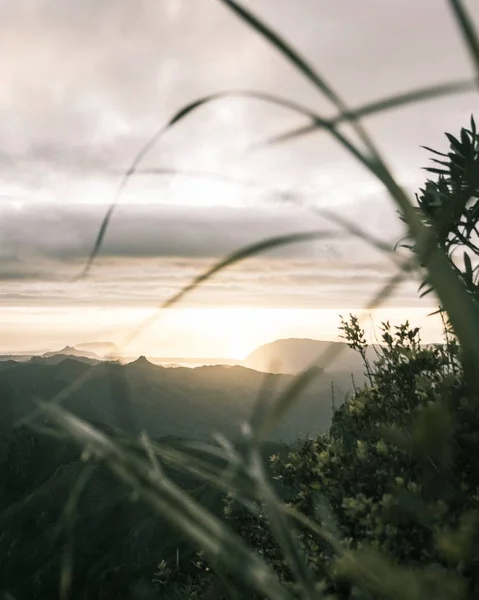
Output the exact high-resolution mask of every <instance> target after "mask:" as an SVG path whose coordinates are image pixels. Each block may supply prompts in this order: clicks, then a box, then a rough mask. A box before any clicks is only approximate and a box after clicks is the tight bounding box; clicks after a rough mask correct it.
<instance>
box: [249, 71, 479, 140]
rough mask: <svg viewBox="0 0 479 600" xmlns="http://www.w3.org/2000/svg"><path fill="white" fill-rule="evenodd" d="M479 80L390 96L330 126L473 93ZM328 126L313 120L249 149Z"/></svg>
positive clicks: (346, 115)
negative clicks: (411, 105) (422, 102)
mask: <svg viewBox="0 0 479 600" xmlns="http://www.w3.org/2000/svg"><path fill="white" fill-rule="evenodd" d="M478 82H479V79H464V80H460V81H452V82H451V83H443V84H440V85H434V86H430V87H427V88H422V89H419V90H413V91H410V92H405V93H403V94H399V95H396V96H390V97H388V98H384V99H382V100H376V101H375V102H371V103H369V104H365V105H363V106H361V107H359V108H357V109H355V110H353V111H351V112H349V113H341V114H339V115H338V116H337V117H335V118H334V119H331V120H330V121H329V125H330V126H331V127H334V126H336V125H340V124H341V123H344V122H347V121H349V120H351V119H360V118H362V117H368V116H372V115H376V114H380V113H382V112H385V111H388V110H392V109H395V108H402V107H403V106H407V105H408V104H414V103H417V102H421V101H424V100H433V99H434V98H441V97H444V96H450V95H453V94H463V93H465V92H471V91H473V90H474V89H476V88H477V86H478ZM325 129H326V126H325V124H324V123H321V122H317V121H315V120H313V122H312V123H309V124H307V125H303V126H302V127H297V128H295V129H291V130H289V131H285V132H284V133H280V134H278V135H276V136H274V137H270V138H268V139H266V140H264V141H263V142H259V143H257V144H254V145H252V146H250V147H249V149H250V150H251V149H253V150H254V149H257V148H258V149H259V148H264V147H265V146H272V145H275V144H280V143H283V142H287V141H290V140H293V139H295V138H298V137H301V136H303V135H307V134H309V133H316V132H318V131H321V130H323V131H324V130H325Z"/></svg>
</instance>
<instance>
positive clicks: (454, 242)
mask: <svg viewBox="0 0 479 600" xmlns="http://www.w3.org/2000/svg"><path fill="white" fill-rule="evenodd" d="M446 137H447V139H448V140H449V144H450V148H449V152H447V153H444V152H438V151H437V150H433V149H431V148H426V150H429V151H430V152H431V153H433V154H434V156H435V158H433V159H432V161H433V163H434V166H433V167H427V168H426V171H428V172H429V173H431V174H433V175H435V176H436V178H435V179H428V180H427V181H426V183H425V185H424V187H423V188H421V189H420V191H419V193H418V194H416V199H417V204H418V207H417V212H418V214H419V216H420V218H421V220H422V221H423V223H424V225H426V227H427V228H428V229H429V230H434V233H435V236H436V241H437V244H438V246H439V247H440V248H442V249H443V250H444V251H445V252H446V253H447V255H448V256H449V258H450V259H451V266H452V267H453V268H454V269H455V271H456V273H457V274H458V275H459V276H460V277H461V279H462V280H463V281H464V283H465V285H466V288H467V290H468V291H469V292H470V293H471V294H472V295H473V296H474V297H476V298H477V296H478V291H479V287H478V283H479V271H478V268H479V266H478V264H477V259H478V257H479V246H478V234H479V231H478V221H479V200H478V199H479V134H478V132H477V129H476V124H475V121H474V118H473V117H471V123H470V128H469V129H467V128H462V129H461V132H460V135H459V137H454V136H453V135H451V134H449V133H447V134H446ZM438 157H439V158H438ZM405 246H406V247H408V248H411V249H412V250H413V251H416V246H415V244H414V243H413V244H407V245H405ZM458 251H460V254H461V256H460V261H462V264H461V263H460V262H459V264H457V262H458V261H457V260H456V261H453V260H452V259H453V257H454V258H455V256H454V255H455V253H456V254H457V252H458ZM473 261H474V263H475V264H474V265H473ZM422 288H425V290H424V291H423V294H426V293H429V292H430V291H431V287H430V285H428V281H427V280H426V281H425V282H424V283H423V285H422Z"/></svg>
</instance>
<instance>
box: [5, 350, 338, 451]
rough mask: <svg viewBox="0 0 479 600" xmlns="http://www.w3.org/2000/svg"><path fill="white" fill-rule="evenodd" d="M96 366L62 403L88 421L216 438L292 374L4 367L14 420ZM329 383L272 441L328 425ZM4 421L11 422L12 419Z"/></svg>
mask: <svg viewBox="0 0 479 600" xmlns="http://www.w3.org/2000/svg"><path fill="white" fill-rule="evenodd" d="M90 369H91V372H90V376H89V378H88V380H87V381H86V382H85V383H84V384H83V385H82V386H81V388H80V389H78V390H76V391H74V392H72V394H71V395H70V396H69V397H68V398H67V400H66V401H65V402H64V404H63V405H64V406H65V407H66V408H68V409H69V410H71V411H72V412H74V413H75V414H77V415H78V416H80V417H82V418H85V419H87V420H95V421H97V422H100V423H103V424H105V425H108V426H112V427H120V428H122V429H123V430H125V431H126V432H129V433H138V432H139V431H141V430H142V429H145V430H146V431H147V432H148V433H149V434H150V435H151V436H152V437H163V436H166V435H176V436H182V437H188V438H210V436H211V434H212V433H213V432H215V431H221V432H222V433H224V434H225V435H227V436H229V437H236V436H237V435H238V432H239V427H240V425H241V423H243V422H244V421H246V420H247V419H249V417H250V415H251V411H252V408H253V404H254V402H255V401H256V399H257V397H258V394H259V393H260V390H262V388H263V387H264V386H265V382H267V384H268V386H269V387H268V389H270V390H271V391H270V392H269V393H267V394H266V397H267V398H268V400H271V399H272V398H273V397H275V396H276V395H277V394H279V393H280V392H281V391H282V390H284V389H285V388H286V386H287V385H288V384H289V383H290V382H291V381H292V379H293V378H292V376H289V375H274V376H272V377H267V376H265V374H264V373H261V372H259V371H255V370H252V369H248V368H246V367H239V366H236V367H228V366H218V367H198V368H196V369H188V368H185V367H179V368H176V369H168V368H165V367H161V366H157V365H153V364H152V363H150V362H149V361H148V360H147V359H146V358H144V357H140V358H139V359H138V360H136V361H134V362H132V363H129V364H127V365H121V364H119V363H106V362H101V363H99V364H98V365H93V366H90V365H88V364H85V362H82V361H80V360H78V359H71V358H70V359H65V358H64V359H63V360H62V361H61V362H60V363H59V364H55V365H52V364H45V363H44V362H43V361H31V362H28V363H22V364H19V365H18V366H16V367H15V368H9V369H5V370H3V371H0V393H5V390H8V394H9V401H8V412H9V413H10V415H11V419H14V420H15V419H19V418H20V417H21V416H23V415H24V414H25V413H26V412H28V411H29V410H32V409H33V408H34V401H33V399H34V398H41V399H44V400H48V399H49V398H51V397H52V396H54V395H55V394H57V393H58V392H59V391H60V390H62V389H63V387H65V386H66V385H68V384H70V383H71V382H72V381H73V379H74V378H76V377H79V376H80V375H82V374H84V373H85V371H87V370H90ZM330 381H331V378H330V377H329V376H328V377H325V378H324V379H323V380H319V381H318V382H317V383H316V384H312V385H311V386H310V388H309V389H307V390H305V391H304V392H303V393H302V395H301V400H300V401H299V402H298V404H297V405H296V406H295V407H294V408H293V409H292V411H291V414H290V416H289V418H288V419H287V420H285V421H284V422H282V423H281V424H280V425H279V427H278V429H277V431H275V433H274V434H273V439H281V440H285V441H287V440H294V439H296V437H297V436H298V435H301V434H307V433H314V432H318V431H325V430H326V429H327V428H328V426H329V424H330V422H331V388H330ZM336 383H337V382H336ZM4 395H5V394H4ZM343 397H344V391H343V390H340V389H338V390H337V392H336V399H337V401H339V400H341V399H343ZM5 402H6V401H5V400H4V402H3V406H4V408H5V409H6V408H7V406H6V404H5ZM2 426H3V427H5V426H7V424H6V419H5V418H4V419H2V422H1V424H0V427H2Z"/></svg>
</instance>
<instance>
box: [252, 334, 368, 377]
mask: <svg viewBox="0 0 479 600" xmlns="http://www.w3.org/2000/svg"><path fill="white" fill-rule="evenodd" d="M331 344H333V345H334V346H337V347H340V350H341V353H340V354H339V356H338V357H337V358H336V359H335V361H334V362H333V363H332V364H331V365H330V366H328V367H327V369H326V370H327V371H328V372H329V373H340V372H343V373H345V374H347V375H348V376H350V374H351V373H352V374H353V375H354V377H355V378H357V380H358V381H360V380H362V379H363V378H364V376H363V371H364V367H363V362H362V359H361V356H360V355H359V354H358V353H357V352H356V351H355V350H351V348H349V347H348V346H347V344H345V343H344V342H325V341H320V340H311V339H299V338H289V339H284V340H276V341H274V342H271V343H270V344H265V345H263V346H260V347H259V348H257V349H256V350H254V351H253V352H252V353H251V354H250V355H249V356H248V357H247V358H246V359H245V360H244V363H243V364H244V365H245V366H246V367H249V368H251V369H256V370H258V371H264V372H270V371H273V372H275V373H290V374H294V373H299V372H301V371H303V370H304V369H306V368H307V367H308V366H310V365H311V364H313V363H314V362H315V361H316V360H317V359H318V357H319V356H320V355H321V354H322V353H323V352H324V351H325V350H326V349H327V348H328V347H329V346H330V345H331ZM374 348H375V347H374V346H370V347H369V348H368V352H367V356H368V357H369V358H370V359H371V360H373V359H374V357H375V351H374Z"/></svg>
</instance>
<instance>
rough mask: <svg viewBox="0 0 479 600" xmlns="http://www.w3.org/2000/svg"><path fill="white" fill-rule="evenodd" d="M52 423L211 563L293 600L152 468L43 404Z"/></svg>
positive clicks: (276, 599) (269, 594)
mask: <svg viewBox="0 0 479 600" xmlns="http://www.w3.org/2000/svg"><path fill="white" fill-rule="evenodd" d="M41 408H42V409H43V411H44V412H45V414H47V415H48V417H49V418H50V419H52V421H53V422H54V423H55V424H56V425H57V426H59V427H60V428H61V429H63V430H65V431H66V432H67V433H69V434H70V436H71V438H72V439H73V440H74V441H75V442H76V443H77V444H79V445H80V446H81V447H87V448H88V449H89V450H90V451H91V452H92V453H93V454H94V455H95V456H96V457H97V459H99V460H101V461H102V462H103V463H104V464H105V466H106V467H107V468H108V469H109V470H110V471H111V472H112V473H113V474H114V475H115V476H116V477H117V478H118V479H119V480H120V481H122V482H123V483H125V484H127V485H128V486H130V487H131V488H132V489H133V490H134V491H135V492H136V493H137V494H138V496H139V497H140V498H141V499H142V500H143V501H144V502H145V503H146V504H148V505H149V506H150V508H151V509H152V510H153V511H154V512H156V513H157V514H161V515H162V516H163V517H165V518H166V519H168V520H169V521H170V523H171V524H172V525H173V526H175V527H176V528H177V529H178V530H179V531H181V532H182V533H183V534H184V535H185V536H186V537H187V538H188V539H189V540H190V541H191V542H192V543H193V544H194V545H196V546H198V547H200V548H201V549H202V550H203V552H204V553H205V555H206V556H207V557H208V558H209V560H211V561H212V563H215V564H217V563H219V564H220V565H221V566H222V567H223V568H224V569H225V570H227V571H228V572H229V573H231V574H232V575H234V576H236V577H237V578H239V580H240V581H243V582H244V583H245V584H246V585H248V586H249V587H251V588H252V589H254V590H256V591H257V592H259V593H260V594H262V595H264V596H265V597H266V598H269V599H271V600H291V596H290V594H289V593H288V592H287V591H286V590H285V588H284V587H283V586H282V585H281V584H280V582H279V581H278V579H277V577H276V575H275V574H274V573H273V572H272V571H271V569H270V568H269V567H268V566H267V565H266V563H265V562H264V561H263V560H262V559H261V558H260V557H259V556H258V555H257V554H256V553H255V552H253V551H252V550H251V549H250V548H248V546H246V544H245V543H244V542H243V541H242V540H241V538H240V537H239V536H237V535H236V534H235V533H233V532H232V531H231V529H229V528H228V527H226V525H225V524H224V523H222V522H221V521H220V520H219V519H217V518H216V517H214V516H213V515H212V514H211V513H209V511H207V510H206V509H205V508H203V507H202V506H201V505H199V504H198V503H197V502H195V501H194V500H193V499H192V498H190V497H189V496H188V495H187V494H185V493H184V492H182V491H181V490H180V489H179V488H178V487H177V486H176V485H175V484H174V483H172V482H171V481H170V480H169V479H168V478H167V477H166V476H164V475H161V476H158V473H157V472H156V471H155V470H154V469H153V470H152V469H151V468H148V466H147V464H148V463H145V461H142V460H140V459H139V458H137V457H135V456H133V455H132V454H130V453H127V452H125V451H124V450H122V449H121V447H119V446H118V444H116V443H115V442H114V441H113V440H112V439H110V438H108V437H107V436H106V435H104V434H103V433H102V432H100V431H99V430H97V429H95V428H94V427H92V426H91V425H89V424H88V423H86V422H85V421H82V420H80V419H78V418H77V417H75V416H74V415H71V414H69V413H68V412H66V411H65V410H63V409H62V408H61V407H58V406H53V405H51V404H49V403H41Z"/></svg>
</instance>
